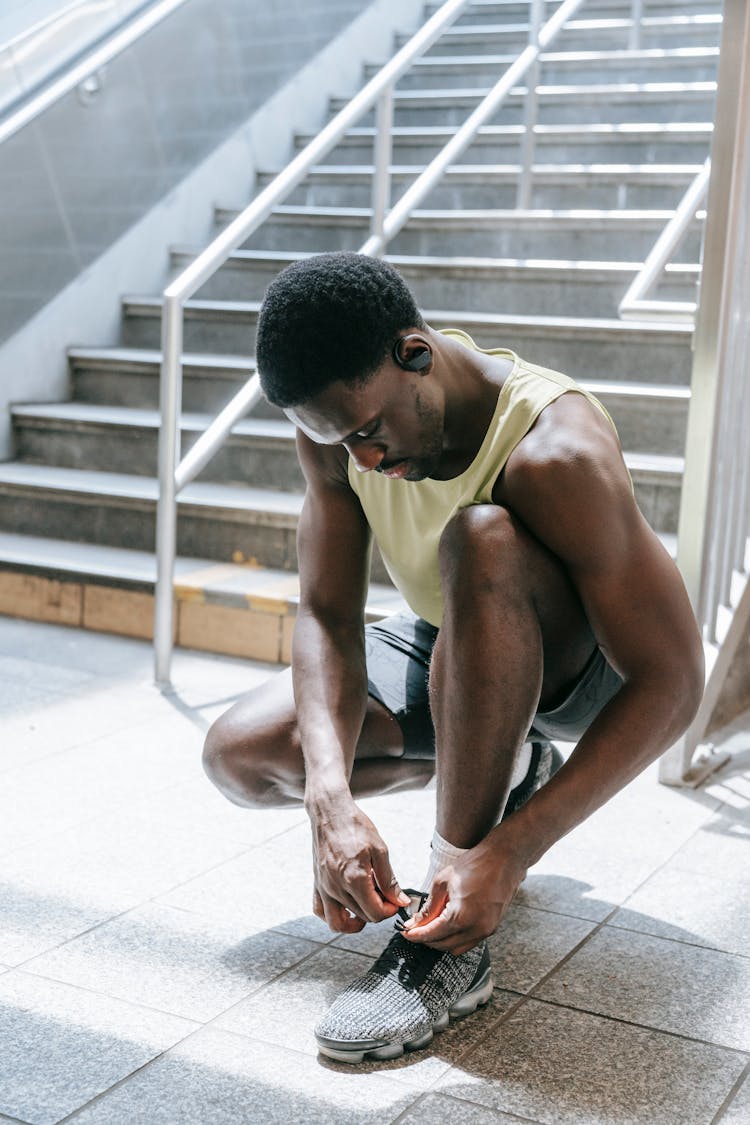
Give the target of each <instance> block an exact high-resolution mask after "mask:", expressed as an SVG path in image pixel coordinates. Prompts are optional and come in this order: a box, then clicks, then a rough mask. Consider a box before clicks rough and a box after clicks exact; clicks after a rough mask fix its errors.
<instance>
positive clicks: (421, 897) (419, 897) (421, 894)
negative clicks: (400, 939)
mask: <svg viewBox="0 0 750 1125" xmlns="http://www.w3.org/2000/svg"><path fill="white" fill-rule="evenodd" d="M404 894H405V895H408V896H409V898H410V899H411V902H410V903H409V905H408V906H399V908H398V918H397V919H396V921H395V922H394V923H393V924H394V926H395V927H396V929H397V930H398V932H399V933H401V932H402V931H403V930H405V929H406V926H405V925H404V923H405V922H408V921H409V919H410V918H412V917H413V916H414V915H415V914H418V913H419V911H420V910H421V909H422V907H423V906H424V904H425V902H426V901H427V892H426V891H415V890H414V889H413V888H412V887H404Z"/></svg>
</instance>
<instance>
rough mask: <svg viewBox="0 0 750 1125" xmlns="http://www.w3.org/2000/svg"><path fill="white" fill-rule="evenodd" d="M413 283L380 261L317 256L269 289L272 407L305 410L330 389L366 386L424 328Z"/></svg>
mask: <svg viewBox="0 0 750 1125" xmlns="http://www.w3.org/2000/svg"><path fill="white" fill-rule="evenodd" d="M424 326H425V325H424V321H423V319H422V316H421V314H420V312H419V310H418V309H417V306H416V303H415V301H414V297H413V296H412V294H411V292H410V290H409V288H408V286H407V285H406V282H405V281H404V280H403V278H402V277H401V276H400V274H398V273H397V272H396V270H395V269H394V268H393V267H392V266H389V265H388V264H387V263H386V262H383V261H381V260H380V259H379V258H370V257H367V256H366V255H364V254H354V253H343V252H342V253H333V254H316V255H314V256H312V257H309V258H304V259H302V260H301V261H298V262H294V263H293V264H292V265H290V266H287V268H286V269H285V270H283V271H282V272H281V273H280V274H279V276H278V277H277V278H275V280H274V281H272V282H271V284H270V285H269V286H268V289H267V290H266V295H265V298H264V300H263V304H262V306H261V310H260V317H259V319H258V333H257V340H256V358H257V364H258V372H259V374H260V381H261V386H262V387H263V392H264V394H265V396H266V398H267V399H268V400H269V402H272V403H274V404H275V405H276V406H280V407H291V406H300V405H302V404H303V403H306V402H309V401H310V400H311V399H313V398H315V396H316V395H318V394H320V393H321V392H322V391H324V390H325V389H326V387H328V386H330V384H331V383H336V382H338V381H340V380H341V381H344V382H348V383H363V382H366V380H367V379H368V378H369V377H370V376H371V375H373V374H374V373H375V372H376V371H377V370H378V368H379V367H380V366H381V364H382V363H383V361H384V360H385V358H386V357H387V356H388V355H389V354H390V352H391V349H392V348H393V345H394V343H395V342H396V340H397V338H398V335H399V333H400V332H402V331H403V330H404V329H406V328H412V327H416V328H424Z"/></svg>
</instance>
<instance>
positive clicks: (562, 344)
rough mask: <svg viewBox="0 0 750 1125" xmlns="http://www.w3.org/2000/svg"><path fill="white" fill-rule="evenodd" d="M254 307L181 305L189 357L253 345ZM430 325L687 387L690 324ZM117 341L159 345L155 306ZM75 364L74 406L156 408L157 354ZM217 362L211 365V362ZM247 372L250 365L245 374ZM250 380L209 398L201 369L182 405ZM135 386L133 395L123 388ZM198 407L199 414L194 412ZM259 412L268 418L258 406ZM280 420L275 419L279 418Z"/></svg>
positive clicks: (127, 311)
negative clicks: (123, 365) (122, 363)
mask: <svg viewBox="0 0 750 1125" xmlns="http://www.w3.org/2000/svg"><path fill="white" fill-rule="evenodd" d="M259 307H260V302H259V301H202V300H193V301H188V302H187V303H186V306H185V342H186V346H187V347H189V348H191V349H196V350H197V349H199V348H200V347H204V348H205V349H206V350H209V351H211V352H213V353H216V354H218V353H220V352H221V351H222V349H223V351H224V352H227V353H230V354H232V353H234V354H237V353H240V352H241V351H242V350H243V349H251V350H252V348H253V347H254V345H255V328H256V324H257V319H258V309H259ZM422 311H423V315H424V318H425V320H426V321H427V323H428V324H431V325H433V326H434V327H435V328H448V327H456V328H463V329H464V331H465V332H468V333H469V335H470V336H472V337H473V339H475V340H476V342H477V343H478V344H479V345H480V347H486V348H492V347H509V348H511V349H512V350H513V351H515V352H517V353H518V354H519V355H522V356H524V358H526V359H528V360H530V361H531V362H532V363H541V364H542V365H544V366H547V367H553V368H557V369H558V370H560V371H565V372H568V373H569V374H571V375H574V377H575V378H577V379H594V380H596V379H600V378H601V377H602V373H606V374H607V376H608V377H610V378H612V379H616V380H619V381H621V382H625V381H628V380H630V379H635V380H637V381H649V382H652V383H657V382H662V383H665V384H668V385H670V386H687V385H688V383H689V380H690V366H691V352H690V340H691V329H690V328H689V327H688V326H687V325H686V324H674V325H661V324H657V323H654V322H651V321H645V322H638V321H622V320H605V319H596V318H593V317H586V318H584V317H576V318H572V317H551V316H523V315H520V316H509V315H502V314H499V313H478V312H459V311H456V310H455V309H453V310H451V309H436V308H433V309H427V308H426V309H423V310H422ZM123 334H124V339H125V342H126V343H128V344H129V345H130V346H131V348H146V349H156V348H158V346H159V341H160V339H161V299H160V298H158V297H127V298H125V299H124V317H123ZM78 354H79V353H78V352H75V353H74V354H73V355H72V357H71V363H72V366H73V372H74V375H73V379H74V386H75V388H76V392H77V395H78V397H80V398H86V399H88V400H89V401H92V402H110V403H112V404H121V403H122V402H123V396H124V395H127V397H126V399H125V401H128V402H131V403H132V404H133V405H139V406H146V407H153V406H155V405H156V403H157V401H158V386H157V382H158V374H159V361H160V354H159V353H158V352H156V351H153V350H151V351H147V352H145V353H141V354H143V355H145V358H144V359H143V360H142V362H141V364H140V367H139V369H138V370H137V371H135V370H134V363H133V357H134V356H135V354H136V353H135V352H134V351H130V352H129V356H130V360H129V364H128V369H127V370H125V371H121V370H120V369H119V368H118V365H117V361H116V360H113V361H112V362H110V361H109V359H108V356H109V354H110V353H109V352H108V351H101V350H100V351H99V352H93V350H89V351H88V353H87V354H86V356H85V358H84V359H83V360H80V359H78V358H76V357H77V356H78ZM212 362H213V363H214V365H215V364H216V363H217V362H218V361H217V359H216V358H214V360H213V361H212ZM251 369H252V359H248V360H247V361H246V367H245V369H244V370H245V371H247V372H249V371H250V370H251ZM245 378H246V375H240V374H239V373H238V374H237V375H236V376H234V377H233V381H232V380H229V381H228V382H227V383H226V384H223V383H222V384H221V388H222V390H221V395H218V394H214V397H213V398H211V397H210V394H211V391H212V389H213V384H214V381H213V379H212V378H207V379H205V380H203V381H201V378H200V372H199V369H198V368H196V367H195V366H193V368H192V369H191V368H188V369H187V370H186V378H185V384H184V390H183V395H184V400H185V409H186V410H204V409H205V410H207V409H211V410H213V411H214V412H218V410H219V409H220V408H221V406H222V405H223V403H224V401H225V400H226V397H228V395H229V394H230V393H231V392H229V390H228V388H229V386H233V387H234V389H235V390H239V388H240V386H241V385H242V383H243V382H244V381H245ZM128 380H132V381H133V386H132V387H130V386H126V384H127V381H128ZM195 401H200V403H201V405H200V406H195V405H193V403H194V402H195ZM259 410H264V411H265V412H269V413H270V412H271V411H273V407H270V406H268V405H267V404H261V405H260V406H259V407H256V409H255V411H254V414H255V415H257V414H258V411H259ZM276 416H277V417H278V414H277V415H276Z"/></svg>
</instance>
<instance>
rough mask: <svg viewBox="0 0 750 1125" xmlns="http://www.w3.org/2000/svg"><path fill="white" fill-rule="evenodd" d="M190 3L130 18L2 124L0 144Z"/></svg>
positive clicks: (166, 3) (160, 1) (166, 0)
mask: <svg viewBox="0 0 750 1125" xmlns="http://www.w3.org/2000/svg"><path fill="white" fill-rule="evenodd" d="M187 2H188V0H156V3H154V4H153V5H151V7H149V8H148V10H147V11H145V12H143V13H142V14H140V15H135V16H133V17H131V18H129V19H128V20H127V22H126V23H125V26H124V27H120V28H119V29H118V30H116V31H114V32H112V33H110V34H109V35H108V36H107V37H106V39H105V40H104V42H102V43H100V44H99V45H98V46H97V47H94V48H93V49H92V50H91V51H88V52H87V53H86V54H85V55H84V57H83V58H82V59H81V60H80V62H77V63H75V64H74V65H73V66H71V67H70V68H69V69H68V70H66V71H65V73H64V74H62V75H60V77H58V78H54V79H52V80H51V81H50V82H48V83H47V84H46V85H44V86H43V87H42V89H41V90H39V91H38V93H36V94H33V95H32V96H31V97H30V98H29V99H28V100H27V101H25V102H24V103H23V105H21V106H19V108H18V109H16V110H13V111H12V112H11V113H9V114H8V116H7V117H6V118H5V120H3V121H0V144H2V143H3V141H7V140H8V138H9V137H12V136H13V135H14V133H17V132H18V131H19V129H23V128H24V126H26V125H29V124H30V123H31V122H32V121H34V120H35V119H36V118H37V117H39V115H40V114H41V113H44V112H45V110H47V109H49V108H50V106H53V105H54V104H55V103H56V102H58V101H59V100H60V98H63V97H65V95H66V94H69V93H70V91H71V90H75V89H76V87H77V86H80V84H81V83H82V82H85V81H86V79H87V78H90V77H91V75H92V74H95V73H96V72H97V71H98V70H101V69H102V67H104V66H106V65H107V63H110V62H111V61H112V59H114V58H116V57H117V56H118V55H121V54H122V52H123V51H126V50H127V49H128V47H131V46H132V45H133V43H135V42H136V41H137V40H138V39H140V38H141V36H143V35H145V34H146V33H147V32H148V31H151V29H152V28H153V27H156V25H157V24H159V23H161V21H162V20H164V19H166V18H167V16H170V15H171V14H172V13H173V12H174V11H176V10H177V9H178V8H181V7H182V6H183V4H186V3H187Z"/></svg>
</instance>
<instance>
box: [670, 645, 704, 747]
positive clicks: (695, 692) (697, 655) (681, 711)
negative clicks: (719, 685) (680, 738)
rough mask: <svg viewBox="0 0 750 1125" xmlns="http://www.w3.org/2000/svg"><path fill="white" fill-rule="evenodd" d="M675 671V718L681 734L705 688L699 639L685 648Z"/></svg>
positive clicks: (701, 647) (696, 711)
mask: <svg viewBox="0 0 750 1125" xmlns="http://www.w3.org/2000/svg"><path fill="white" fill-rule="evenodd" d="M676 671H677V672H678V676H677V683H676V685H675V687H676V690H675V696H674V698H675V703H676V708H677V714H676V716H675V718H676V721H677V723H678V724H679V727H680V730H679V732H678V733H679V734H683V733H684V732H685V731H686V730H687V728H688V727H689V726H690V724H691V723H692V721H693V719H694V718H695V716H696V714H697V713H698V708H699V707H700V704H701V700H702V699H703V692H704V690H705V686H706V662H705V656H704V653H703V644H702V642H701V640H700V637H696V639H695V641H694V642H693V643H692V644H690V645H689V646H686V647H685V651H683V653H681V655H680V660H679V668H678V669H676Z"/></svg>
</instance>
